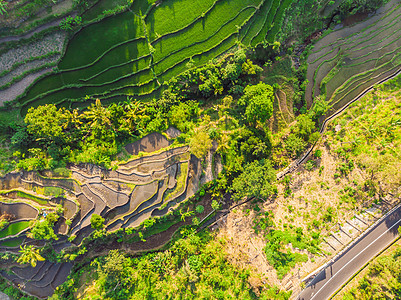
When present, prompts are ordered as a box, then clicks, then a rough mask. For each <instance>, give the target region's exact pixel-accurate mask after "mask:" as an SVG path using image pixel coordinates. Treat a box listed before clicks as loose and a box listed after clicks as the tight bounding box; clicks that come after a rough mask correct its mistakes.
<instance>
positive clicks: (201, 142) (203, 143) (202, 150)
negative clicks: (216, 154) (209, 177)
mask: <svg viewBox="0 0 401 300" xmlns="http://www.w3.org/2000/svg"><path fill="white" fill-rule="evenodd" d="M189 147H190V151H191V153H192V154H193V155H195V156H196V157H198V158H203V157H204V156H205V155H206V154H207V153H208V152H209V150H210V149H211V148H212V140H211V139H210V137H209V134H208V133H207V132H206V129H205V128H200V129H198V130H196V131H195V134H194V135H193V137H192V138H191V140H190V143H189Z"/></svg>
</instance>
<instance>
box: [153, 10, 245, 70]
mask: <svg viewBox="0 0 401 300" xmlns="http://www.w3.org/2000/svg"><path fill="white" fill-rule="evenodd" d="M250 8H252V7H246V8H244V9H242V10H240V11H239V12H238V13H237V14H236V15H235V16H234V17H233V18H232V19H230V20H227V21H226V22H224V24H222V25H220V24H217V25H216V26H214V28H213V25H215V24H213V22H211V23H212V24H211V25H210V27H209V25H207V26H206V25H205V32H206V33H209V34H206V35H205V34H203V31H195V32H188V34H183V35H182V36H179V37H177V39H171V41H170V44H167V45H165V43H164V42H163V44H162V45H160V47H162V49H163V52H166V54H167V55H163V56H161V59H159V60H156V61H155V62H154V65H156V64H160V63H162V62H163V61H164V60H167V59H169V58H170V57H171V56H175V55H176V54H177V53H179V52H180V51H183V50H184V49H187V48H190V47H193V46H195V45H198V44H202V43H206V42H207V41H208V40H210V39H212V38H213V37H215V36H216V35H220V38H221V37H222V35H223V36H224V35H229V34H231V33H232V32H233V29H235V28H234V27H235V26H237V24H240V23H241V19H242V18H241V15H246V14H245V12H246V10H248V9H250ZM237 18H238V19H240V20H239V21H237V22H235V20H236V19H237ZM232 22H233V23H235V24H234V25H233V26H232V28H228V26H229V25H230V23H232ZM197 33H198V35H197ZM199 35H200V36H199ZM204 36H205V38H204V39H202V38H203V37H204ZM190 37H192V39H190ZM176 41H177V43H176V44H179V45H185V42H190V44H188V45H185V46H184V47H181V48H179V49H177V50H176V49H174V46H176V45H174V43H175V42H176ZM180 41H181V43H179V42H180ZM158 45H159V44H158ZM158 45H155V46H156V47H155V49H156V55H157V53H159V52H158V49H159V48H160V47H157V46H158ZM165 48H167V49H165Z"/></svg>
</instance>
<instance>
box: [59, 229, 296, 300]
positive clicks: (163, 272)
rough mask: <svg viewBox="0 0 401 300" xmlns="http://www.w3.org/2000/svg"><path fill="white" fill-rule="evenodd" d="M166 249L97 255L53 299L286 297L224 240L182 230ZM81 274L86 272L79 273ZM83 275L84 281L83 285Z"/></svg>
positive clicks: (207, 234) (210, 235) (284, 293)
mask: <svg viewBox="0 0 401 300" xmlns="http://www.w3.org/2000/svg"><path fill="white" fill-rule="evenodd" d="M182 233H183V234H184V237H183V238H181V239H179V240H178V241H176V242H175V243H174V244H173V245H171V247H169V249H168V250H166V251H162V252H156V253H150V254H147V255H144V256H141V257H137V258H131V257H129V256H126V255H124V254H123V253H121V252H118V251H115V250H112V251H110V253H109V254H108V255H107V256H106V257H101V258H96V259H94V260H93V261H92V262H91V264H90V265H88V266H87V267H85V268H83V269H82V270H81V271H80V273H77V274H76V275H75V276H74V277H73V278H72V279H71V280H70V281H68V282H66V283H65V284H64V285H63V286H62V287H61V288H60V289H59V291H58V292H57V294H56V295H54V296H53V298H52V299H75V298H74V297H73V293H78V294H79V295H80V298H81V299H97V298H98V299H153V298H157V299H160V298H166V299H180V298H185V299H210V298H213V299H288V297H289V295H290V293H286V292H280V291H279V290H278V289H277V288H271V287H269V286H264V285H263V284H262V282H261V280H260V279H259V278H257V277H254V276H257V275H255V274H253V273H252V272H250V270H247V269H241V268H239V267H237V266H235V265H233V264H231V263H230V262H229V261H228V257H227V253H225V252H224V247H223V245H224V243H225V241H224V240H217V239H214V238H213V234H210V233H207V232H205V233H202V234H194V233H193V232H191V231H185V230H184V231H183V232H182ZM80 274H82V275H80ZM81 276H85V278H86V284H85V285H84V286H83V287H80V288H79V289H78V287H79V282H80V280H82V279H81Z"/></svg>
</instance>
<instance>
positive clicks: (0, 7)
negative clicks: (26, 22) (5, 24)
mask: <svg viewBox="0 0 401 300" xmlns="http://www.w3.org/2000/svg"><path fill="white" fill-rule="evenodd" d="M4 14H7V2H6V1H5V0H0V15H4Z"/></svg>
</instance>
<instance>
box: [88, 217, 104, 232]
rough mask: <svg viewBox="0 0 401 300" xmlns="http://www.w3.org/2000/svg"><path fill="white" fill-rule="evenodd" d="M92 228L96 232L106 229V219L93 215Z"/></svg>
mask: <svg viewBox="0 0 401 300" xmlns="http://www.w3.org/2000/svg"><path fill="white" fill-rule="evenodd" d="M91 227H92V228H93V229H95V230H100V229H102V228H103V227H104V218H102V217H101V216H99V215H98V214H92V216H91Z"/></svg>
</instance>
